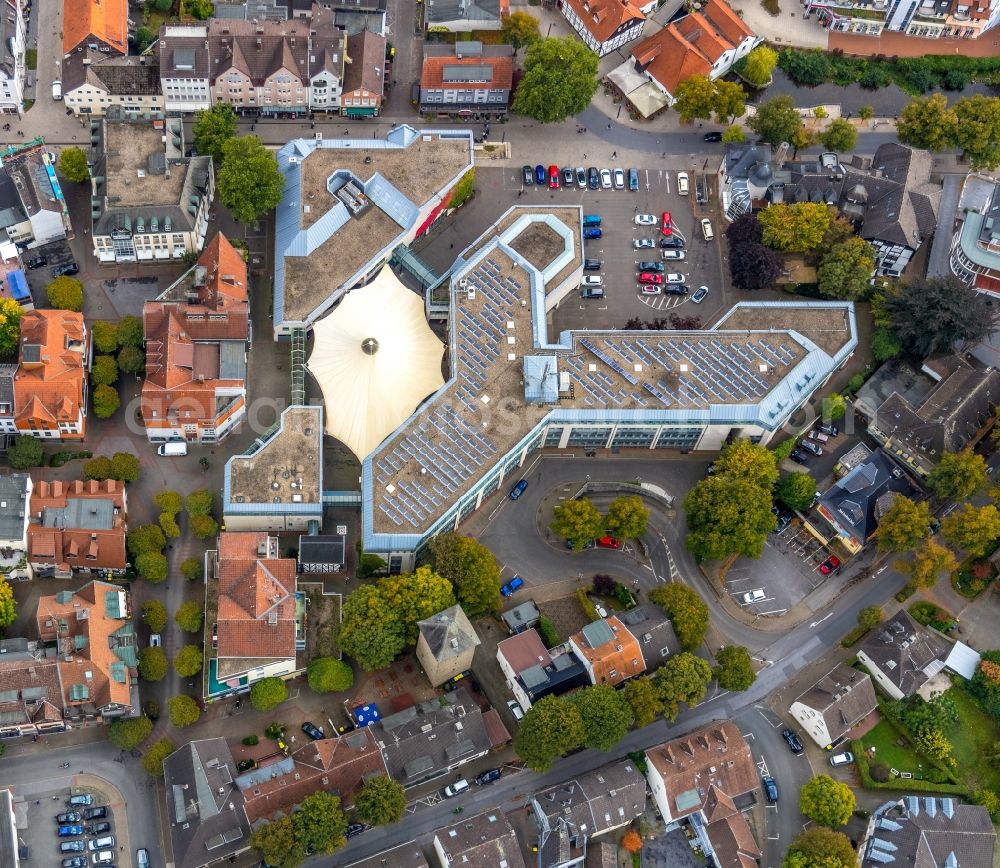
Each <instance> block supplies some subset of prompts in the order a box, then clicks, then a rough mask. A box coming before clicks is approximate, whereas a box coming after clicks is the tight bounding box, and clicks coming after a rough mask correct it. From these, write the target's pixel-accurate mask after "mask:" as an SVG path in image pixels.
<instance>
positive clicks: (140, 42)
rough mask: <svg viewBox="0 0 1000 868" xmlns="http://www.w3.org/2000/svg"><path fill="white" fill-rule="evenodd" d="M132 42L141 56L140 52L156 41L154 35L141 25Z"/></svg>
mask: <svg viewBox="0 0 1000 868" xmlns="http://www.w3.org/2000/svg"><path fill="white" fill-rule="evenodd" d="M134 40H135V45H136V48H138V49H139V53H140V54H142V52H144V51H145V50H146V49H147V48H149V46H150V45H152V44H153V43H154V42H155V41H156V34H155V33H153V31H152V30H150V29H149V28H148V27H146V25H145V24H143V25H142V26H140V27H139V28H138V29H137V30H136V31H135V36H134Z"/></svg>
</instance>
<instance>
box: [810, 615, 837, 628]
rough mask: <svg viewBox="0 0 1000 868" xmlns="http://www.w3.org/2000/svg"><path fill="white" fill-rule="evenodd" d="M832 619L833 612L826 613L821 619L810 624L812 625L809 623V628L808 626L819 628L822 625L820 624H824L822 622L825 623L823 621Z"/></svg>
mask: <svg viewBox="0 0 1000 868" xmlns="http://www.w3.org/2000/svg"><path fill="white" fill-rule="evenodd" d="M832 617H833V612H827V614H825V615H824V616H823V617H822V618H820V619H819V620H818V621H813V622H812V623H811V624H810V625H809V626H810V627H818V626H819V625H820V624H822V623H823V622H824V621H825V620H826V619H827V618H832Z"/></svg>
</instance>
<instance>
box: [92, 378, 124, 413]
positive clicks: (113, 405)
mask: <svg viewBox="0 0 1000 868" xmlns="http://www.w3.org/2000/svg"><path fill="white" fill-rule="evenodd" d="M91 394H92V396H93V399H94V415H95V416H96V417H97V418H98V419H110V418H111V417H112V416H114V415H115V413H116V412H117V411H118V408H119V407H120V406H121V403H122V400H121V398H120V397H118V392H117V391H116V390H115V389H114V388H112V387H111V386H97V388H95V389H94V391H93V392H92V393H91Z"/></svg>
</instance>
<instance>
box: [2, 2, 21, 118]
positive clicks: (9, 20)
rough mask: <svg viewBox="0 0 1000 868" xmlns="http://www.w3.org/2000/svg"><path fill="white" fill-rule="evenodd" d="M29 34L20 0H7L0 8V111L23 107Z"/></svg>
mask: <svg viewBox="0 0 1000 868" xmlns="http://www.w3.org/2000/svg"><path fill="white" fill-rule="evenodd" d="M26 34H27V27H26V26H25V23H24V15H23V13H22V11H21V0H4V3H3V8H2V9H0V114H4V115H20V114H21V112H23V111H24V82H25V77H26V75H27V66H26V64H25V59H24V58H25V55H24V50H25V36H26Z"/></svg>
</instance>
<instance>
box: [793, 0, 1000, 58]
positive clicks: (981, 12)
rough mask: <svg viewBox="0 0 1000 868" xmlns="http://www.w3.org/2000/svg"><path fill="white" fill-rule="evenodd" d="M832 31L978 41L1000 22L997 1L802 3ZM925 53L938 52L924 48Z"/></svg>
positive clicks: (834, 0)
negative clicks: (926, 51)
mask: <svg viewBox="0 0 1000 868" xmlns="http://www.w3.org/2000/svg"><path fill="white" fill-rule="evenodd" d="M803 2H804V3H806V5H807V7H808V8H809V10H810V11H813V12H816V17H817V18H818V19H819V21H820V22H821V23H822V24H823V25H824V26H826V27H828V28H829V29H830V30H831V31H833V32H839V33H854V34H859V35H862V36H880V35H882V34H883V33H905V34H906V35H907V36H917V37H921V38H923V39H941V38H945V39H978V38H979V37H981V36H982V35H983V34H984V33H986V32H987V31H989V30H991V29H992V28H993V27H995V26H996V23H997V21H998V20H1000V0H920V2H913V0H873V2H871V3H857V2H852V0H803ZM928 53H938V52H935V51H933V49H928Z"/></svg>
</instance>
